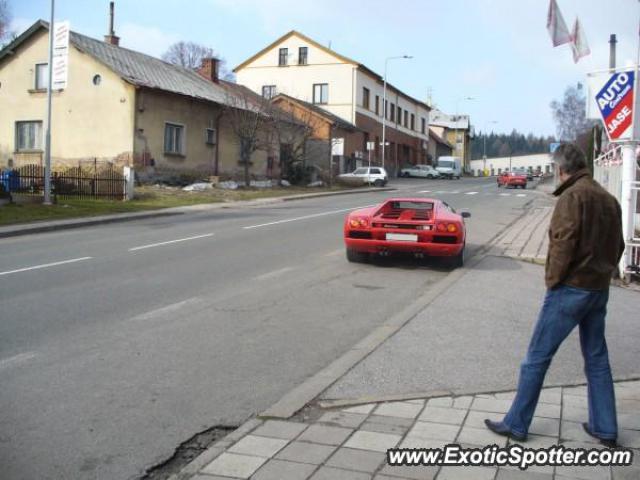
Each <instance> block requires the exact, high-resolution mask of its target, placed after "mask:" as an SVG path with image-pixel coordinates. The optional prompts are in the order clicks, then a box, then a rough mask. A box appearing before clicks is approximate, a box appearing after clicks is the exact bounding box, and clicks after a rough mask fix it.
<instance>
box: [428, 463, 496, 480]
mask: <svg viewBox="0 0 640 480" xmlns="http://www.w3.org/2000/svg"><path fill="white" fill-rule="evenodd" d="M496 470H497V468H489V467H457V466H455V467H454V466H448V467H442V469H441V470H440V473H439V474H438V480H493V478H494V477H495V475H496Z"/></svg>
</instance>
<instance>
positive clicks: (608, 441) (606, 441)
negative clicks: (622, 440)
mask: <svg viewBox="0 0 640 480" xmlns="http://www.w3.org/2000/svg"><path fill="white" fill-rule="evenodd" d="M582 428H584V431H585V432H587V433H588V434H589V435H590V436H592V437H593V438H595V439H596V440H600V443H601V444H602V445H604V446H605V447H607V448H617V447H618V442H617V441H616V439H615V438H600V437H598V436H597V435H596V434H594V433H593V432H592V431H591V429H590V428H589V424H588V423H587V422H584V423H583V424H582Z"/></svg>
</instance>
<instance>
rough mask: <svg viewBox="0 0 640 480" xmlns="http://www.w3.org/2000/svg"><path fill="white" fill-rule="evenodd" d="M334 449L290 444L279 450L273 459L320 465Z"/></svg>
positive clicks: (323, 446)
mask: <svg viewBox="0 0 640 480" xmlns="http://www.w3.org/2000/svg"><path fill="white" fill-rule="evenodd" d="M335 449H336V447H334V446H331V445H320V444H318V443H307V442H292V443H290V444H289V445H287V446H286V447H285V448H284V449H283V450H281V451H280V452H279V453H278V454H277V455H276V457H275V458H277V459H280V460H289V461H292V462H300V463H311V464H313V465H320V464H321V463H324V461H325V460H326V459H327V458H329V456H330V455H331V454H332V453H333V452H334V451H335Z"/></svg>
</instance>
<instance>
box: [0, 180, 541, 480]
mask: <svg viewBox="0 0 640 480" xmlns="http://www.w3.org/2000/svg"><path fill="white" fill-rule="evenodd" d="M394 184H395V185H396V186H397V187H398V188H399V189H400V191H398V192H375V193H363V194H357V195H345V196H333V197H323V198H317V199H313V200H304V201H295V202H285V203H281V204H273V205H267V206H262V207H251V208H229V209H218V210H211V211H205V212H202V213H194V214H189V215H183V216H177V217H163V218H157V219H147V220H141V221H136V222H129V223H122V224H111V225H105V226H99V227H92V228H84V229H77V230H67V231H60V232H53V233H47V234H38V235H32V236H25V237H16V238H8V239H3V240H0V251H1V252H2V253H1V254H0V385H1V386H2V388H0V465H2V478H8V479H33V478H38V479H54V478H55V479H59V478H73V479H96V478H100V479H123V478H136V477H138V476H140V475H141V474H143V472H144V471H145V469H146V468H147V467H149V466H152V465H155V464H157V463H158V462H160V461H162V460H164V459H166V458H167V457H169V456H171V454H172V453H173V451H174V449H175V448H176V447H177V446H178V445H179V444H180V443H181V442H183V441H184V440H186V439H188V438H190V437H191V436H192V435H193V434H195V433H196V432H198V431H201V430H204V429H206V428H209V427H212V426H214V425H238V424H240V423H241V422H242V421H243V420H245V419H246V418H248V417H250V416H251V415H252V414H254V413H256V412H260V411H262V410H264V409H265V408H267V407H269V406H270V405H271V404H273V403H274V402H276V401H277V400H278V399H279V398H280V397H281V396H282V395H284V394H285V393H286V392H288V391H289V390H291V389H292V388H293V387H295V386H296V385H298V384H300V383H301V382H303V381H304V380H305V379H306V378H308V377H309V376H311V375H313V374H314V373H316V372H317V371H318V370H320V369H321V368H323V367H325V366H326V365H327V364H329V363H330V362H331V361H332V360H334V359H335V358H337V357H338V356H340V355H341V354H342V353H343V352H345V351H346V350H348V349H349V348H350V347H351V346H352V345H354V344H355V343H357V342H358V341H359V340H361V339H362V338H363V337H365V336H366V335H367V334H368V333H369V332H371V331H372V330H373V329H374V328H375V327H376V326H378V325H380V324H381V323H382V322H383V321H384V320H385V319H386V318H387V317H389V316H390V315H391V314H393V313H395V312H397V311H398V310H399V309H401V308H403V307H404V306H406V305H407V304H409V303H411V302H412V301H413V300H414V299H415V298H416V297H417V296H418V295H420V294H422V293H424V291H425V290H426V289H428V288H429V287H430V285H433V284H434V283H436V282H438V281H439V280H440V279H442V278H443V277H444V276H445V275H447V273H448V271H447V270H446V269H445V268H442V267H441V266H440V265H439V264H437V263H434V262H430V261H424V262H420V263H417V262H414V261H408V260H405V259H385V260H384V261H380V262H376V263H374V264H369V265H358V264H349V263H347V262H346V260H345V258H344V248H343V244H342V237H341V235H342V232H341V228H342V221H343V217H344V215H345V214H346V212H347V211H348V210H350V209H354V208H358V207H361V206H365V205H371V204H375V203H378V202H380V201H382V200H383V199H384V198H386V197H389V196H404V195H406V196H432V197H439V198H443V199H445V201H447V202H448V203H449V204H451V205H452V206H454V207H456V208H467V209H469V210H470V211H471V213H472V217H471V219H469V221H468V222H467V225H468V227H467V228H468V243H467V246H468V248H469V253H470V254H473V252H474V251H477V249H478V248H479V247H481V246H482V245H484V244H485V243H486V242H488V241H489V240H490V239H491V238H492V237H494V236H495V235H496V234H497V233H498V232H499V231H500V230H501V229H502V228H503V227H504V226H505V225H507V224H508V223H510V222H511V221H512V220H513V219H515V218H516V217H517V216H518V215H519V214H520V213H521V212H522V208H523V207H524V206H525V205H526V204H527V203H528V202H529V201H531V199H532V198H533V197H534V196H535V195H536V194H535V193H534V192H531V191H522V190H509V191H508V192H505V191H504V190H498V189H497V188H496V187H495V182H494V181H491V180H485V179H463V180H459V181H446V180H436V181H425V180H417V179H410V180H405V179H403V180H396V181H395V182H394Z"/></svg>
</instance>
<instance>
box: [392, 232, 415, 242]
mask: <svg viewBox="0 0 640 480" xmlns="http://www.w3.org/2000/svg"><path fill="white" fill-rule="evenodd" d="M386 239H387V240H393V241H395V242H417V241H418V235H415V234H411V233H387V236H386Z"/></svg>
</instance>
